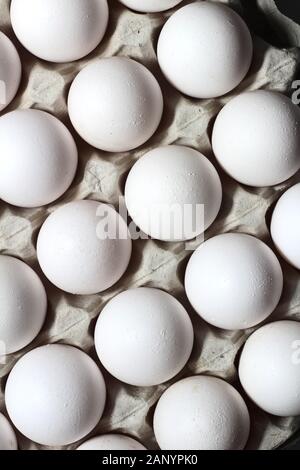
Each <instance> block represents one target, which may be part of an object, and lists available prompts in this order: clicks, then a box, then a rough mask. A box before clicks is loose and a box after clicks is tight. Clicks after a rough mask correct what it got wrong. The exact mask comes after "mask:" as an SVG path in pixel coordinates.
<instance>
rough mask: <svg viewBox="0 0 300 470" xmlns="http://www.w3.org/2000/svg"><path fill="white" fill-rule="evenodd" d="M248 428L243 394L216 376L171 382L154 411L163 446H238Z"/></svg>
mask: <svg viewBox="0 0 300 470" xmlns="http://www.w3.org/2000/svg"><path fill="white" fill-rule="evenodd" d="M249 428H250V418H249V413H248V410H247V407H246V404H245V402H244V400H243V398H242V397H241V395H240V394H239V393H238V392H237V391H236V390H235V389H234V388H233V387H232V386H231V385H229V384H228V383H226V382H224V381H223V380H221V379H217V378H215V377H208V376H194V377H188V378H186V379H183V380H180V381H179V382H177V383H175V384H174V385H171V387H170V388H168V389H167V390H166V391H165V392H164V393H163V395H162V396H161V398H160V400H159V401H158V404H157V407H156V410H155V414H154V433H155V437H156V440H157V442H158V445H159V446H160V448H161V449H162V450H241V449H243V448H244V447H245V445H246V442H247V440H248V436H249Z"/></svg>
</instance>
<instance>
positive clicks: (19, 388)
mask: <svg viewBox="0 0 300 470" xmlns="http://www.w3.org/2000/svg"><path fill="white" fill-rule="evenodd" d="M105 398H106V389H105V383H104V380H103V377H102V374H101V372H100V370H99V369H98V367H97V365H96V364H95V362H94V361H93V360H92V359H91V358H90V357H89V356H88V355H87V354H85V353H84V352H82V351H80V350H79V349H77V348H74V347H73V346H67V345H64V344H52V345H47V346H42V347H40V348H37V349H33V350H32V351H30V352H29V353H27V354H25V356H23V357H22V358H21V359H19V361H18V362H17V363H16V365H15V366H14V367H13V369H12V371H11V373H10V374H9V376H8V380H7V384H6V388H5V403H6V408H7V411H8V414H9V417H10V419H11V420H12V422H13V423H14V425H15V426H16V428H17V429H18V430H19V431H20V432H21V433H22V434H24V436H26V437H27V438H28V439H30V440H32V441H34V442H37V443H39V444H43V445H46V446H63V445H67V444H70V443H73V442H75V441H78V440H79V439H82V438H83V437H85V436H86V435H87V434H88V433H90V432H91V431H92V429H94V427H95V426H96V425H97V424H98V422H99V420H100V418H101V416H102V413H103V409H104V405H105Z"/></svg>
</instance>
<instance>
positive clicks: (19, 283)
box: [0, 255, 47, 357]
mask: <svg viewBox="0 0 300 470" xmlns="http://www.w3.org/2000/svg"><path fill="white" fill-rule="evenodd" d="M46 311H47V296H46V292H45V289H44V286H43V284H42V282H41V280H40V278H39V277H38V276H37V274H36V273H35V272H34V271H33V270H32V269H31V268H30V267H29V266H27V264H25V263H23V262H22V261H20V260H18V259H16V258H12V257H11V256H3V255H0V312H1V315H0V357H1V355H5V354H11V353H14V352H16V351H19V350H20V349H22V348H24V347H25V346H27V345H28V344H29V343H31V341H32V340H33V339H34V338H35V337H36V336H37V335H38V333H39V332H40V330H41V328H42V326H43V323H44V321H45V317H46Z"/></svg>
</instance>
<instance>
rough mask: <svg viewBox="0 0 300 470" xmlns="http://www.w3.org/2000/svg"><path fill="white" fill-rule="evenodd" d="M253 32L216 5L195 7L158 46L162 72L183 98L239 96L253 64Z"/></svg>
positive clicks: (176, 19)
mask: <svg viewBox="0 0 300 470" xmlns="http://www.w3.org/2000/svg"><path fill="white" fill-rule="evenodd" d="M252 48H253V47H252V39H251V35H250V32H249V30H248V28H247V26H246V24H245V23H244V21H243V20H242V18H241V17H240V16H239V15H238V14H237V13H235V11H233V10H231V9H230V8H228V7H226V6H225V5H220V4H216V3H212V2H194V3H191V4H190V5H186V6H184V7H182V8H180V9H179V10H178V11H176V12H175V13H174V14H173V15H172V16H171V17H170V18H169V19H168V21H167V22H166V24H165V25H164V27H163V29H162V31H161V34H160V37H159V40H158V46H157V57H158V62H159V65H160V67H161V70H162V72H163V73H164V75H165V76H166V78H167V79H168V80H169V82H170V83H171V84H172V85H173V86H174V87H175V88H177V89H178V90H179V91H181V92H182V93H185V94H186V95H188V96H191V97H194V98H214V97H217V96H221V95H224V94H225V93H228V92H229V91H231V90H233V89H234V88H235V87H236V86H237V85H238V84H239V83H240V82H241V81H242V80H243V78H244V77H245V75H246V73H247V72H248V70H249V67H250V64H251V60H252Z"/></svg>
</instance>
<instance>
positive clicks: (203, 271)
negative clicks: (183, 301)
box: [185, 233, 283, 330]
mask: <svg viewBox="0 0 300 470" xmlns="http://www.w3.org/2000/svg"><path fill="white" fill-rule="evenodd" d="M282 287H283V274H282V270H281V267H280V264H279V261H278V259H277V258H276V256H275V254H274V253H273V252H272V250H271V249H270V248H269V247H268V246H267V245H266V244H265V243H263V242H262V241H260V240H258V239H257V238H255V237H252V236H250V235H245V234H241V233H226V234H222V235H217V236H215V237H213V238H210V239H209V240H207V241H206V242H204V243H203V244H202V245H200V247H199V248H198V249H197V250H196V251H195V252H194V253H193V255H192V257H191V259H190V261H189V263H188V266H187V269H186V275H185V289H186V294H187V297H188V299H189V301H190V302H191V304H192V306H193V307H194V309H195V310H196V312H197V313H198V314H199V315H200V316H201V317H202V318H204V320H206V321H207V322H208V323H210V324H212V325H214V326H217V327H219V328H224V329H229V330H239V329H244V328H249V327H252V326H254V325H256V324H257V323H260V322H261V321H263V320H265V319H266V318H267V317H268V316H269V315H270V314H271V313H272V312H273V310H274V309H275V307H276V306H277V304H278V302H279V299H280V297H281V293H282Z"/></svg>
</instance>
